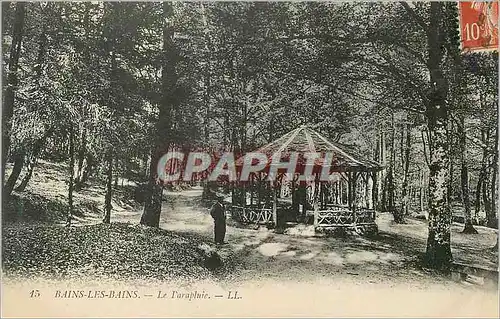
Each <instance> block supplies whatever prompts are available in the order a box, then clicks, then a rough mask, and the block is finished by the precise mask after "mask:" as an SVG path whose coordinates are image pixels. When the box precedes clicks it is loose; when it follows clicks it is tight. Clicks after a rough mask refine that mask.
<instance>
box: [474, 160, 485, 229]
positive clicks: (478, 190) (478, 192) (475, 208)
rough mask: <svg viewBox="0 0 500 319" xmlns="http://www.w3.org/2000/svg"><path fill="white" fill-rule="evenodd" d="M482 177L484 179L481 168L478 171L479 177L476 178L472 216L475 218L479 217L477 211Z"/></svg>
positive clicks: (479, 205)
mask: <svg viewBox="0 0 500 319" xmlns="http://www.w3.org/2000/svg"><path fill="white" fill-rule="evenodd" d="M483 179H484V174H483V170H482V169H481V171H480V172H479V178H478V180H477V185H476V201H475V203H474V204H475V205H474V218H475V219H476V221H477V219H478V218H479V212H480V211H481V187H482V185H483Z"/></svg>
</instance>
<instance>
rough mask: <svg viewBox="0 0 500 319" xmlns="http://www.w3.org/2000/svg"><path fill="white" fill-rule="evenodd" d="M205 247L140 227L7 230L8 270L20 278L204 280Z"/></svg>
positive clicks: (21, 226)
mask: <svg viewBox="0 0 500 319" xmlns="http://www.w3.org/2000/svg"><path fill="white" fill-rule="evenodd" d="M202 244H203V242H201V241H198V240H196V239H193V238H186V237H183V236H179V235H176V234H173V233H171V232H168V231H165V230H161V229H155V228H148V227H143V226H140V225H132V224H123V223H113V224H98V225H90V226H82V227H61V226H56V225H47V224H19V223H16V224H11V225H4V228H3V242H2V246H3V262H2V264H3V269H4V273H5V274H6V275H10V276H15V277H18V276H19V277H37V276H42V277H49V278H54V279H62V278H77V277H85V276H91V277H97V278H99V277H102V278H110V277H112V278H116V279H118V278H126V279H134V278H141V279H148V278H151V279H159V280H168V279H172V278H176V279H184V280H188V281H191V280H198V279H205V278H209V277H211V276H212V274H211V272H210V271H209V270H208V269H207V268H205V266H204V261H205V257H206V256H205V254H204V252H203V250H202V249H200V248H199V247H200V245H202Z"/></svg>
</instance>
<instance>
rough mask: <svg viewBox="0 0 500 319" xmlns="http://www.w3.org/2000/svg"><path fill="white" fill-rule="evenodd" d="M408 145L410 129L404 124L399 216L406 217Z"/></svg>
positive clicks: (407, 200)
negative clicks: (404, 135)
mask: <svg viewBox="0 0 500 319" xmlns="http://www.w3.org/2000/svg"><path fill="white" fill-rule="evenodd" d="M402 132H403V131H402ZM410 144H411V136H410V129H409V126H408V124H406V139H405V147H404V154H403V158H404V160H403V163H404V173H403V187H402V191H401V214H402V215H403V216H407V215H408V206H409V198H408V174H409V171H410ZM403 218H404V217H403Z"/></svg>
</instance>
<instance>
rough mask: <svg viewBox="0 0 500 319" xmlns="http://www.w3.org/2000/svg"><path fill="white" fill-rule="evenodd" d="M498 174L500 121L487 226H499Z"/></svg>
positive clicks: (496, 135) (496, 138)
mask: <svg viewBox="0 0 500 319" xmlns="http://www.w3.org/2000/svg"><path fill="white" fill-rule="evenodd" d="M497 174H498V123H497V130H496V134H495V155H494V157H493V173H492V175H491V209H490V214H489V216H487V226H488V227H493V228H498V218H497V216H496V213H497V206H496V202H497V195H496V191H497Z"/></svg>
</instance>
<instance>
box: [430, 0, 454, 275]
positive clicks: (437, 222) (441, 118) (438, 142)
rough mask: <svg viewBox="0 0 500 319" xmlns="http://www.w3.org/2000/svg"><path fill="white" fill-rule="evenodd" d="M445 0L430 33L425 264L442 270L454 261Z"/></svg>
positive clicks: (435, 10) (433, 13)
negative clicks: (444, 67) (443, 24)
mask: <svg viewBox="0 0 500 319" xmlns="http://www.w3.org/2000/svg"><path fill="white" fill-rule="evenodd" d="M442 10H443V3H441V2H431V4H430V22H429V30H428V35H427V46H428V52H429V60H428V65H429V70H430V82H431V90H430V91H429V94H428V101H427V102H426V112H425V113H426V118H427V126H428V128H429V137H430V139H429V148H430V153H429V157H430V158H429V164H430V165H429V171H430V172H429V234H428V238H427V250H426V254H425V261H424V262H425V264H426V265H427V266H428V267H431V268H434V269H438V270H441V271H448V270H449V267H450V265H451V262H452V255H451V247H450V239H451V231H450V230H451V209H450V206H449V202H448V196H447V195H448V187H447V182H448V180H449V169H448V165H449V144H448V134H447V126H448V125H447V124H448V106H447V103H446V99H447V95H448V83H447V80H446V78H445V77H444V75H443V73H442V71H441V69H440V67H441V62H442V59H443V51H442V50H443V46H442V43H441V40H442V32H441V28H440V21H441V17H442Z"/></svg>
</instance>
